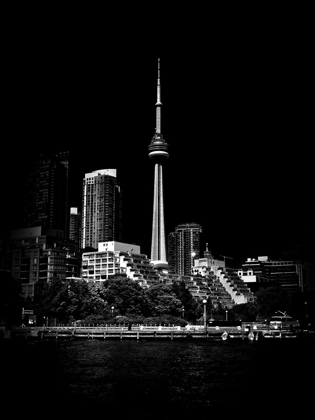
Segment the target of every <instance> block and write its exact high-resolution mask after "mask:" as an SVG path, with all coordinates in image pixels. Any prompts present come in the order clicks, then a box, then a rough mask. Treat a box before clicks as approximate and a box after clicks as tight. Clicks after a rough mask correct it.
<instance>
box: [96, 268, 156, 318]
mask: <svg viewBox="0 0 315 420" xmlns="http://www.w3.org/2000/svg"><path fill="white" fill-rule="evenodd" d="M103 287H104V289H105V300H106V305H107V308H108V311H109V310H110V307H111V306H114V307H115V310H116V311H118V312H119V314H120V315H128V314H134V315H141V314H142V315H145V316H147V315H149V308H150V305H149V302H148V299H147V296H146V293H145V290H144V289H143V288H142V287H141V286H140V285H139V284H138V283H136V282H135V281H133V280H131V279H129V278H126V277H120V276H118V277H116V278H112V279H109V280H106V281H105V282H104V284H103Z"/></svg>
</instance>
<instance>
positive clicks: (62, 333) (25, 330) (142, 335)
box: [6, 323, 302, 340]
mask: <svg viewBox="0 0 315 420" xmlns="http://www.w3.org/2000/svg"><path fill="white" fill-rule="evenodd" d="M301 332H302V331H300V330H292V329H290V328H288V327H287V328H273V327H270V326H267V325H264V324H257V323H243V324H242V325H239V326H207V327H206V328H205V327H204V326H199V325H188V326H186V327H180V326H175V325H172V326H161V325H129V326H128V325H118V326H117V325H105V326H84V327H83V326H80V327H78V326H71V327H69V326H58V327H44V326H43V327H18V328H17V327H15V328H13V329H12V330H11V331H9V332H7V333H6V338H29V339H34V338H35V339H41V340H42V339H56V340H58V339H102V340H106V339H120V340H123V339H134V340H149V339H170V340H178V339H185V340H187V339H188V340H195V339H202V340H204V339H210V340H211V339H212V340H226V339H237V338H239V339H243V340H244V339H249V340H258V339H262V338H296V337H298V336H300V335H301Z"/></svg>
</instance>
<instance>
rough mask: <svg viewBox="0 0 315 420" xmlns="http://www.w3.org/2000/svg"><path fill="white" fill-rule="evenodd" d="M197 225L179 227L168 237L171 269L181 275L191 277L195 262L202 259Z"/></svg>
mask: <svg viewBox="0 0 315 420" xmlns="http://www.w3.org/2000/svg"><path fill="white" fill-rule="evenodd" d="M201 232H202V228H201V226H200V225H199V224H197V223H185V224H182V225H178V226H176V228H175V232H171V233H170V234H169V235H168V261H169V266H170V269H171V270H172V271H173V272H175V273H176V274H179V275H190V274H191V273H192V269H193V266H194V260H195V259H198V258H200V234H201Z"/></svg>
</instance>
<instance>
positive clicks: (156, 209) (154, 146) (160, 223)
mask: <svg viewBox="0 0 315 420" xmlns="http://www.w3.org/2000/svg"><path fill="white" fill-rule="evenodd" d="M155 107H156V111H155V112H156V128H155V134H154V136H153V138H152V140H151V143H150V145H149V157H150V158H151V159H152V160H153V162H154V163H155V166H154V196H153V221H152V241H151V263H153V264H154V266H155V267H156V268H167V266H168V264H167V261H166V247H165V227H164V202H163V172H162V162H163V161H164V160H165V159H167V158H168V144H167V143H166V141H165V140H164V139H163V135H162V131H161V107H162V103H161V84H160V59H158V78H157V101H156V104H155Z"/></svg>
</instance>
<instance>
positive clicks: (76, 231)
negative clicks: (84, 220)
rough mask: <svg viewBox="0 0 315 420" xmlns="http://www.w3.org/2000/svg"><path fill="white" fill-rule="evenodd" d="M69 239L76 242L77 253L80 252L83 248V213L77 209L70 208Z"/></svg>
mask: <svg viewBox="0 0 315 420" xmlns="http://www.w3.org/2000/svg"><path fill="white" fill-rule="evenodd" d="M69 239H71V240H72V241H73V242H74V244H75V249H76V251H79V250H80V246H81V213H80V212H79V211H78V208H77V207H71V208H70V220H69Z"/></svg>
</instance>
